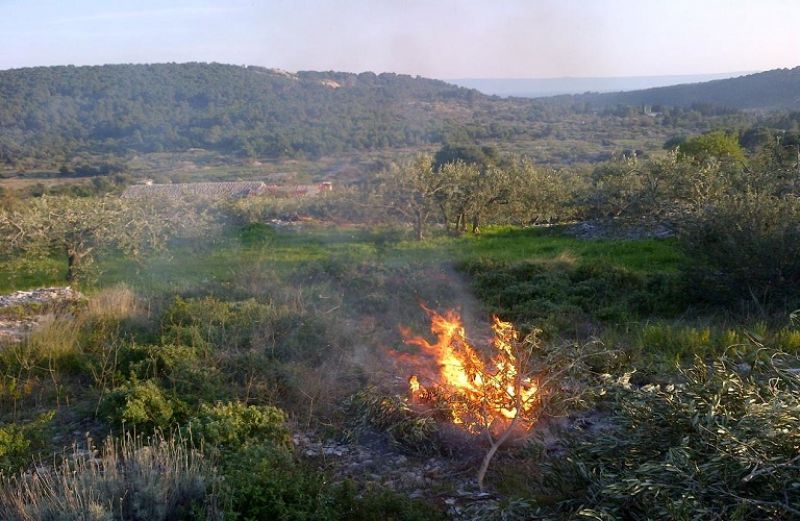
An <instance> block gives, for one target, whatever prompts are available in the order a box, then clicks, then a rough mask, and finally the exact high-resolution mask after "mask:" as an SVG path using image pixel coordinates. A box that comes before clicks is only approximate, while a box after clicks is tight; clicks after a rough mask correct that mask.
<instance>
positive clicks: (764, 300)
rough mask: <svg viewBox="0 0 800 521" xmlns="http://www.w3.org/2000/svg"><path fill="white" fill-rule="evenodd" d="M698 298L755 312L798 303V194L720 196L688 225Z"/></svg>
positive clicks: (686, 244)
mask: <svg viewBox="0 0 800 521" xmlns="http://www.w3.org/2000/svg"><path fill="white" fill-rule="evenodd" d="M681 243H682V245H683V248H684V249H685V251H686V253H687V255H688V256H689V257H690V258H692V259H694V260H695V262H694V263H692V264H691V265H689V266H688V267H687V268H686V271H687V275H688V276H689V277H690V279H691V284H690V285H689V288H693V289H694V290H695V291H694V297H695V298H696V299H698V300H702V301H707V302H711V303H714V304H721V305H726V306H731V307H735V308H740V307H741V306H743V305H744V306H747V305H748V304H749V305H750V306H751V308H752V307H755V309H756V310H757V311H761V310H762V308H765V307H766V308H771V307H778V308H779V309H783V310H785V309H787V308H788V309H790V310H791V309H794V307H795V306H796V305H797V304H798V303H800V289H798V288H800V256H799V255H797V252H798V251H799V250H800V199H797V197H795V196H785V197H776V196H772V195H764V194H758V193H753V192H744V193H739V194H735V195H728V196H725V197H723V198H720V199H719V200H718V201H716V202H715V203H714V204H713V205H711V206H709V207H708V208H706V209H705V210H704V211H703V212H702V213H701V214H700V215H699V216H698V218H697V219H696V220H695V221H694V222H693V223H691V224H688V225H686V226H685V227H684V229H683V231H682V233H681Z"/></svg>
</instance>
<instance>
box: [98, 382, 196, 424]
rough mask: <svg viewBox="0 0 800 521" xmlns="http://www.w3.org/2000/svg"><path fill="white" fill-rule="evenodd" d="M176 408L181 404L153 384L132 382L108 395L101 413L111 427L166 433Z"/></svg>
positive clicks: (172, 421) (173, 419) (172, 420)
mask: <svg viewBox="0 0 800 521" xmlns="http://www.w3.org/2000/svg"><path fill="white" fill-rule="evenodd" d="M176 408H178V409H180V408H181V404H179V403H176V402H175V401H174V400H171V399H169V398H167V397H166V396H165V395H164V392H163V391H162V390H161V388H160V387H159V386H158V384H157V383H156V382H155V381H154V380H144V381H138V380H136V379H134V380H132V381H131V382H129V383H127V384H125V385H122V386H120V387H118V388H117V389H114V390H113V391H112V392H111V393H109V394H108V395H107V396H106V397H105V398H104V399H103V403H102V405H101V408H100V412H101V414H103V415H104V416H105V417H106V419H107V420H109V421H110V422H111V423H112V424H114V425H118V426H122V425H124V426H126V427H136V428H137V429H144V430H152V429H160V430H162V431H168V430H169V429H170V427H171V426H172V425H173V423H174V421H175V420H176V418H175V413H176Z"/></svg>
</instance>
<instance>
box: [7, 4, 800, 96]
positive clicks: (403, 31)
mask: <svg viewBox="0 0 800 521" xmlns="http://www.w3.org/2000/svg"><path fill="white" fill-rule="evenodd" d="M0 5H3V6H4V11H5V12H4V16H3V17H2V19H0V45H1V46H2V47H3V48H4V49H6V52H5V53H4V54H3V56H0V69H2V70H7V69H16V68H24V67H35V66H50V65H75V66H81V65H99V64H118V63H125V64H129V63H174V62H178V63H182V62H217V63H230V64H243V63H247V64H250V65H254V66H263V67H269V68H277V69H284V70H290V71H298V70H336V71H345V72H359V71H374V72H376V73H380V72H394V73H399V74H409V75H412V76H423V77H429V78H438V79H443V80H445V81H447V80H454V79H471V78H486V79H562V78H623V77H645V76H680V75H700V74H729V73H733V72H736V71H765V70H772V69H778V68H787V67H794V66H796V65H797V58H796V56H797V55H798V50H800V37H798V35H797V34H796V31H795V28H794V22H793V20H795V19H798V18H800V3H794V2H791V1H789V0H766V1H764V2H760V3H758V4H756V5H753V4H752V3H751V2H747V1H746V0H728V1H722V0H708V1H706V2H703V3H702V4H701V5H696V2H692V1H690V0H675V1H673V2H670V3H669V5H663V4H662V3H658V2H655V1H638V2H637V1H635V0H605V1H603V2H592V3H586V2H581V1H579V0H566V1H556V0H539V1H535V2H526V1H522V0H506V1H504V2H488V1H484V0H460V1H459V0H441V1H438V2H425V1H423V0H407V1H403V2H399V1H392V0H373V1H371V2H367V1H365V0H344V1H338V2H333V1H329V0H308V1H307V2H304V3H302V4H299V5H298V4H297V3H296V2H291V1H289V0H272V1H268V2H264V3H259V4H253V3H251V2H246V1H244V0H233V1H228V2H221V1H212V0H202V1H186V0H182V1H177V2H174V3H172V4H171V5H170V6H168V7H164V6H163V5H162V4H160V3H158V2H156V1H155V0H144V1H141V2H138V3H134V2H131V1H120V2H114V3H113V4H110V5H109V4H108V3H106V2H101V1H100V0H78V1H76V2H73V3H70V5H64V4H62V3H59V2H57V1H55V0H44V1H42V2H38V3H36V4H35V5H31V3H29V2H24V1H22V0H0ZM442 28H446V29H442ZM676 28H680V31H679V33H676ZM676 34H680V38H676V36H675V35H676ZM753 41H758V42H759V44H758V46H757V47H756V46H753V45H752V44H751V42H753ZM632 42H635V44H636V45H632ZM715 71H719V72H715Z"/></svg>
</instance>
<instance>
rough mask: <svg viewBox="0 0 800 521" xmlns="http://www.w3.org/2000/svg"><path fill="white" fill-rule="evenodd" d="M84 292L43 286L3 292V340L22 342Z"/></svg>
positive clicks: (0, 339) (0, 310)
mask: <svg viewBox="0 0 800 521" xmlns="http://www.w3.org/2000/svg"><path fill="white" fill-rule="evenodd" d="M82 299H83V295H82V294H81V293H80V292H78V291H76V290H74V289H72V288H70V287H69V286H67V287H63V288H41V289H33V290H28V291H16V292H14V293H11V294H8V295H0V343H2V342H19V341H20V340H22V339H23V338H25V335H27V334H28V333H29V332H30V331H31V330H33V329H34V328H35V327H36V326H37V325H38V324H39V323H40V322H41V321H42V319H43V318H44V317H45V316H47V315H48V314H49V313H52V312H53V311H54V310H55V309H57V308H61V307H63V306H65V305H69V304H74V303H76V302H78V301H80V300H82Z"/></svg>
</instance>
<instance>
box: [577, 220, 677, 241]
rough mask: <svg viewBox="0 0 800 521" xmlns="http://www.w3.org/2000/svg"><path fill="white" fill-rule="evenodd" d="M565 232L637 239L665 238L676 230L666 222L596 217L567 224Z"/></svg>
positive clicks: (583, 236)
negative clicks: (643, 222)
mask: <svg viewBox="0 0 800 521" xmlns="http://www.w3.org/2000/svg"><path fill="white" fill-rule="evenodd" d="M563 231H564V233H566V234H568V235H572V236H573V237H576V238H578V239H587V240H592V239H620V240H637V239H650V238H657V239H663V238H666V237H672V236H673V235H675V230H674V229H673V228H672V227H671V226H669V225H667V224H664V223H653V224H640V223H629V222H624V221H622V220H618V219H596V220H592V221H583V222H579V223H575V224H570V225H566V226H565V227H564V228H563Z"/></svg>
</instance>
